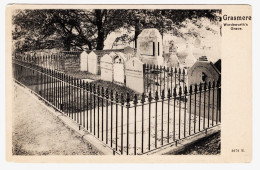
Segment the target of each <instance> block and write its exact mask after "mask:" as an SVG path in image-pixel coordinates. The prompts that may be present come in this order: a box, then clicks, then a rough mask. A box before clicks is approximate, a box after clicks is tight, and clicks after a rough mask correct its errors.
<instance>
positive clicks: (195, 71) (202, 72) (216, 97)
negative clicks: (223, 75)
mask: <svg viewBox="0 0 260 170" xmlns="http://www.w3.org/2000/svg"><path fill="white" fill-rule="evenodd" d="M218 79H220V72H219V70H218V69H217V68H216V67H215V66H214V64H213V63H212V62H208V61H197V62H196V63H195V64H194V65H193V66H192V67H191V68H190V69H189V70H188V88H189V87H190V85H192V88H193V91H194V87H195V86H194V85H195V84H197V85H199V83H202V89H204V83H207V84H206V87H207V90H206V92H204V91H203V92H202V94H201V95H200V94H199V93H198V94H197V95H195V94H192V95H191V97H189V98H188V101H187V103H189V100H191V108H190V105H188V110H190V111H191V113H192V114H193V115H195V114H196V115H197V116H199V115H200V116H202V115H205V118H206V119H210V120H212V119H213V121H216V120H217V119H218V121H219V119H220V116H219V115H218V112H219V111H220V104H219V103H218V101H220V98H221V92H220V89H218V88H215V89H211V90H210V92H209V90H208V84H209V82H211V86H212V82H213V80H214V81H215V85H216V84H217V81H218ZM198 89H199V86H198ZM200 101H201V102H200ZM195 103H196V105H195ZM203 108H206V109H203ZM204 112H205V113H204ZM210 122H211V121H210Z"/></svg>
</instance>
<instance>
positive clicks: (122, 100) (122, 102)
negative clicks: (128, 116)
mask: <svg viewBox="0 0 260 170" xmlns="http://www.w3.org/2000/svg"><path fill="white" fill-rule="evenodd" d="M124 103H125V101H124V94H123V93H121V154H123V149H124V142H123V139H124V136H123V132H124V131H123V130H124V129H123V120H124V117H123V116H124V111H123V109H124V108H123V107H124Z"/></svg>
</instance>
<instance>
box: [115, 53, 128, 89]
mask: <svg viewBox="0 0 260 170" xmlns="http://www.w3.org/2000/svg"><path fill="white" fill-rule="evenodd" d="M125 62H126V58H125V56H124V54H123V53H121V52H118V53H116V55H115V56H114V65H113V69H114V72H113V73H114V74H113V76H114V77H113V80H114V81H115V82H116V83H120V84H125Z"/></svg>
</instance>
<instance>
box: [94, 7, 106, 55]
mask: <svg viewBox="0 0 260 170" xmlns="http://www.w3.org/2000/svg"><path fill="white" fill-rule="evenodd" d="M95 13H96V25H97V30H98V37H97V48H96V50H103V48H104V41H105V33H104V29H103V23H102V17H103V16H102V14H101V13H102V11H101V10H100V9H96V10H95Z"/></svg>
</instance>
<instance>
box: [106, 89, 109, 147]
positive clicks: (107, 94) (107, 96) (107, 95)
mask: <svg viewBox="0 0 260 170" xmlns="http://www.w3.org/2000/svg"><path fill="white" fill-rule="evenodd" d="M108 99H109V93H108V88H107V89H106V144H108Z"/></svg>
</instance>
